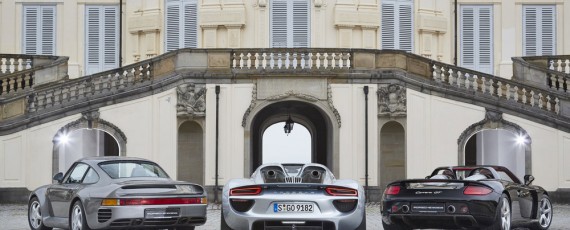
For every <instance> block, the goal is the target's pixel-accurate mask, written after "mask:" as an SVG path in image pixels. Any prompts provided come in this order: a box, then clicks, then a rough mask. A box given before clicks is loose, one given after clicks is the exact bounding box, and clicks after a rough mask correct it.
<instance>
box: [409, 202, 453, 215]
mask: <svg viewBox="0 0 570 230" xmlns="http://www.w3.org/2000/svg"><path fill="white" fill-rule="evenodd" d="M412 212H416V213H440V212H445V208H444V207H443V204H412Z"/></svg>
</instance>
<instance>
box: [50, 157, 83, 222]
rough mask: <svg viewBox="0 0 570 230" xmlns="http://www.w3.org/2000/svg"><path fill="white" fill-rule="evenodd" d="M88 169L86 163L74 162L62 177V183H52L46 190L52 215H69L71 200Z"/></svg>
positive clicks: (80, 185)
mask: <svg viewBox="0 0 570 230" xmlns="http://www.w3.org/2000/svg"><path fill="white" fill-rule="evenodd" d="M88 169H89V165H87V164H84V163H76V164H74V165H73V167H72V168H71V169H70V171H69V172H68V173H67V174H66V176H65V177H64V178H63V181H62V183H60V184H56V185H53V186H51V187H50V188H49V189H48V190H47V196H48V199H49V201H50V204H51V208H52V211H53V215H54V217H60V218H67V217H68V216H69V207H70V206H71V200H72V199H73V197H74V195H75V194H76V193H77V191H78V190H79V189H80V188H81V187H82V184H81V182H82V181H83V177H84V176H85V174H86V172H87V170H88Z"/></svg>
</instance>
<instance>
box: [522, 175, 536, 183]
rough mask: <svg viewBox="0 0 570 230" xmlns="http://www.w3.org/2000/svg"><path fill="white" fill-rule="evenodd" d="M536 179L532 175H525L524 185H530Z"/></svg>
mask: <svg viewBox="0 0 570 230" xmlns="http://www.w3.org/2000/svg"><path fill="white" fill-rule="evenodd" d="M533 181H534V177H533V176H532V175H524V185H530V184H531V183H532V182H533Z"/></svg>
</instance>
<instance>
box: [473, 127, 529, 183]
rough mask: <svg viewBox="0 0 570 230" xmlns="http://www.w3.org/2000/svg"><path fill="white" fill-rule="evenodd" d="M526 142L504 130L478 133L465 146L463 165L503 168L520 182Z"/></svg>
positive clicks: (524, 163) (524, 170)
mask: <svg viewBox="0 0 570 230" xmlns="http://www.w3.org/2000/svg"><path fill="white" fill-rule="evenodd" d="M528 141H529V140H528V139H527V138H526V137H524V136H519V135H518V134H515V133H513V132H511V131H508V130H505V129H492V130H482V131H479V132H477V133H476V134H474V135H472V136H471V138H469V140H468V141H467V143H466V144H465V165H500V166H505V167H507V168H508V169H509V170H510V171H512V172H513V173H514V174H515V175H516V176H517V177H518V178H519V179H520V180H521V181H522V180H523V177H524V175H525V174H526V156H525V155H526V148H527V144H528Z"/></svg>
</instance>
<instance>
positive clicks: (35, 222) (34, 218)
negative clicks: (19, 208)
mask: <svg viewBox="0 0 570 230" xmlns="http://www.w3.org/2000/svg"><path fill="white" fill-rule="evenodd" d="M29 209H30V210H28V212H29V214H28V219H29V221H30V225H32V227H33V228H34V229H39V228H40V227H41V226H42V213H41V210H40V202H39V201H37V200H34V201H33V202H32V204H30V208H29Z"/></svg>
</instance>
